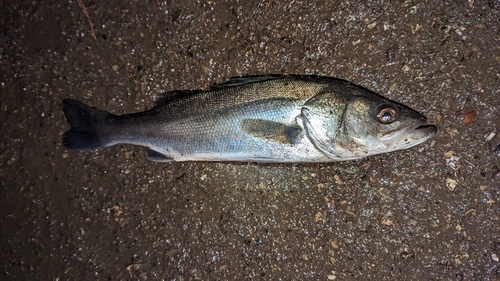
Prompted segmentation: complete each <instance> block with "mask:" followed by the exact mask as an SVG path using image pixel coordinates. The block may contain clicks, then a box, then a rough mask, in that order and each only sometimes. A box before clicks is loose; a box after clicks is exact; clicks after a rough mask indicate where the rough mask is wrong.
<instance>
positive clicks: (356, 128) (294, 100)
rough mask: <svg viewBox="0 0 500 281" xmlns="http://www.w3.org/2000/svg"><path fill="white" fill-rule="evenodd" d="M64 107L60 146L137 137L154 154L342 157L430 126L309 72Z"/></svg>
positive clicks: (381, 148)
mask: <svg viewBox="0 0 500 281" xmlns="http://www.w3.org/2000/svg"><path fill="white" fill-rule="evenodd" d="M64 112H65V115H66V118H67V119H68V122H69V124H70V125H71V129H70V130H69V131H68V132H66V133H65V134H64V136H63V143H64V145H65V146H66V147H67V148H69V149H75V150H86V149H94V148H100V147H107V146H111V145H115V144H119V143H126V144H135V145H141V146H145V147H147V148H148V152H147V156H148V159H150V160H152V161H155V162H170V161H250V162H271V163H286V162H294V163H298V162H330V161H342V160H351V159H359V158H363V157H366V156H369V155H374V154H379V153H385V152H390V151H395V150H400V149H405V148H408V147H411V146H414V145H417V144H419V143H421V142H424V141H426V140H427V139H429V138H431V137H432V136H433V135H434V134H435V133H436V131H437V129H436V127H435V126H432V125H425V122H426V119H425V117H423V116H422V115H420V114H419V113H417V112H416V111H414V110H412V109H410V108H408V107H406V106H404V105H401V104H398V103H396V102H393V101H390V100H388V99H386V98H383V97H381V96H379V95H377V94H375V93H373V92H370V91H369V90H366V89H364V88H361V87H359V86H355V85H353V84H351V83H349V82H347V81H343V80H339V79H335V78H329V77H315V76H260V77H259V76H256V77H246V78H234V79H232V80H230V81H229V82H228V83H225V84H222V85H218V86H214V87H213V88H211V89H209V90H205V91H176V92H171V93H167V94H166V95H165V98H163V99H162V100H160V101H158V105H157V106H156V107H154V108H153V109H151V110H148V111H145V112H139V113H134V114H127V115H121V116H117V115H113V114H110V113H108V112H105V111H102V110H99V109H96V108H93V107H90V106H87V105H85V104H83V103H81V102H78V101H76V100H69V99H67V100H64Z"/></svg>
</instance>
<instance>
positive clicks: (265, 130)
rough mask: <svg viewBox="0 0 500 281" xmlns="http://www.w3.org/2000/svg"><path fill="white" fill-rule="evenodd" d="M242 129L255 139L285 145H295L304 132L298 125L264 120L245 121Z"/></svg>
mask: <svg viewBox="0 0 500 281" xmlns="http://www.w3.org/2000/svg"><path fill="white" fill-rule="evenodd" d="M240 127H241V129H242V130H243V131H244V132H245V133H247V134H249V135H251V136H253V137H256V138H260V139H265V140H267V141H273V142H277V143H283V144H294V143H295V141H296V140H297V137H298V135H299V133H300V131H301V130H302V129H301V128H300V127H299V126H298V125H285V124H282V123H278V122H274V121H269V120H262V119H244V120H243V121H241V123H240Z"/></svg>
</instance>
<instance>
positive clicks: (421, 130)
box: [380, 118, 437, 153]
mask: <svg viewBox="0 0 500 281" xmlns="http://www.w3.org/2000/svg"><path fill="white" fill-rule="evenodd" d="M425 123H426V119H425V118H422V119H421V120H420V121H419V122H415V124H413V126H410V127H408V128H407V129H405V130H401V131H400V132H399V133H398V134H396V135H392V136H386V137H380V139H381V141H382V143H383V144H384V145H385V148H384V151H381V153H385V152H392V151H396V150H402V149H407V148H410V147H413V146H416V145H419V144H421V143H423V142H425V141H427V140H429V139H430V138H432V137H434V135H436V133H437V127H436V126H434V125H426V124H425Z"/></svg>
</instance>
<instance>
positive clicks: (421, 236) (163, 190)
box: [0, 0, 500, 280]
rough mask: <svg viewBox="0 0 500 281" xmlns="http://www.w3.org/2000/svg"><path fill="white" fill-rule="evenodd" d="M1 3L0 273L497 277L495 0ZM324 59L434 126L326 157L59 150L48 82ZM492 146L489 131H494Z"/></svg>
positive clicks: (213, 79) (75, 93) (188, 74)
mask: <svg viewBox="0 0 500 281" xmlns="http://www.w3.org/2000/svg"><path fill="white" fill-rule="evenodd" d="M83 3H84V4H85V7H86V9H87V10H88V15H89V19H90V21H91V22H92V23H93V25H94V33H95V36H96V37H95V39H94V37H93V36H92V31H91V29H90V24H89V21H88V19H87V17H86V16H85V14H84V12H83V10H82V8H81V7H80V6H79V5H78V1H45V3H44V2H40V3H37V2H30V1H25V2H14V3H9V4H7V3H6V2H3V3H2V4H0V6H1V9H0V18H1V21H0V25H1V26H2V28H1V30H2V35H1V36H0V53H1V62H0V83H1V85H0V97H1V101H0V105H1V111H0V118H1V120H2V127H1V131H2V137H1V140H2V141H1V143H0V145H1V146H0V147H1V149H2V154H1V162H0V163H1V166H0V177H1V189H0V192H1V194H0V195H1V196H0V198H1V199H0V200H1V201H0V206H1V209H0V210H1V215H0V218H1V231H0V238H1V240H0V243H1V244H0V248H1V249H2V254H1V264H2V269H1V271H0V279H1V280H246V279H251V280H359V279H365V280H500V262H499V256H500V221H499V220H500V203H499V201H500V153H499V152H498V150H500V149H499V148H498V145H499V144H500V116H499V114H500V109H499V108H500V98H499V97H500V74H499V69H500V21H499V19H500V2H499V1H494V0H482V1H479V0H468V1H428V2H426V3H421V1H404V0H403V1H370V2H369V3H366V1H320V0H315V1H189V2H188V3H181V2H176V1H159V0H157V1H146V2H143V1H132V2H128V1H114V0H113V1H105V2H102V3H101V2H88V1H84V2H83ZM270 73H290V74H292V73H295V74H314V75H316V74H317V75H324V76H334V77H338V78H342V79H346V80H349V81H351V82H353V83H355V84H358V85H360V86H363V87H366V88H368V89H371V90H373V91H375V92H377V93H380V94H382V95H384V96H386V97H388V98H390V99H392V100H396V101H399V102H401V103H404V104H406V105H408V106H410V107H412V108H414V109H416V110H418V111H420V112H421V113H423V114H424V115H426V116H427V117H428V118H429V122H430V123H434V124H436V125H437V126H438V128H439V131H438V134H437V135H436V136H435V137H434V138H433V139H431V140H430V141H428V142H426V143H424V144H422V145H419V146H417V147H414V148H412V149H409V150H405V151H400V152H394V153H389V154H384V155H380V156H375V157H370V158H367V159H364V160H358V161H349V162H339V163H328V164H272V165H270V164H256V163H207V162H198V163H174V164H158V163H151V162H149V161H147V160H146V159H145V157H144V152H143V149H141V148H140V147H133V146H128V145H118V146H114V147H110V148H106V149H101V150H93V151H88V152H74V151H67V150H66V149H65V148H64V147H62V145H61V135H62V133H63V132H64V131H66V130H67V129H68V128H69V127H68V125H67V124H66V120H65V118H64V116H63V113H62V103H61V101H62V99H64V98H74V99H78V100H80V101H82V102H85V103H88V104H90V105H93V106H96V107H98V108H102V109H106V110H109V111H111V112H113V113H116V114H123V113H131V112H136V111H142V110H145V109H147V108H151V107H152V106H153V105H154V101H155V99H157V98H158V97H160V96H161V93H163V92H165V91H171V90H177V89H200V88H204V87H207V86H208V85H211V84H215V83H221V82H224V81H227V80H228V79H229V78H230V77H234V76H240V75H256V74H270ZM495 149H496V150H495Z"/></svg>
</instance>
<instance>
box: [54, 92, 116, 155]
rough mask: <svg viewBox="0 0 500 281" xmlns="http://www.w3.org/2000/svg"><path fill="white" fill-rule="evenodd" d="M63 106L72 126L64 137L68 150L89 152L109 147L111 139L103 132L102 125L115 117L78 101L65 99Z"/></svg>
mask: <svg viewBox="0 0 500 281" xmlns="http://www.w3.org/2000/svg"><path fill="white" fill-rule="evenodd" d="M63 104H64V108H63V110H64V115H66V119H68V123H69V125H70V126H71V129H70V130H69V131H67V132H65V133H64V135H63V144H64V146H65V147H66V148H68V149H74V150H87V149H93V148H99V147H105V146H108V145H109V139H108V138H107V137H106V134H105V133H104V132H102V127H103V126H102V125H104V124H105V123H106V122H109V119H110V118H112V117H113V116H114V115H112V114H110V113H108V112H106V111H103V110H100V109H97V108H95V107H90V106H88V105H86V104H84V103H81V102H79V101H77V100H72V99H65V100H63Z"/></svg>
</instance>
